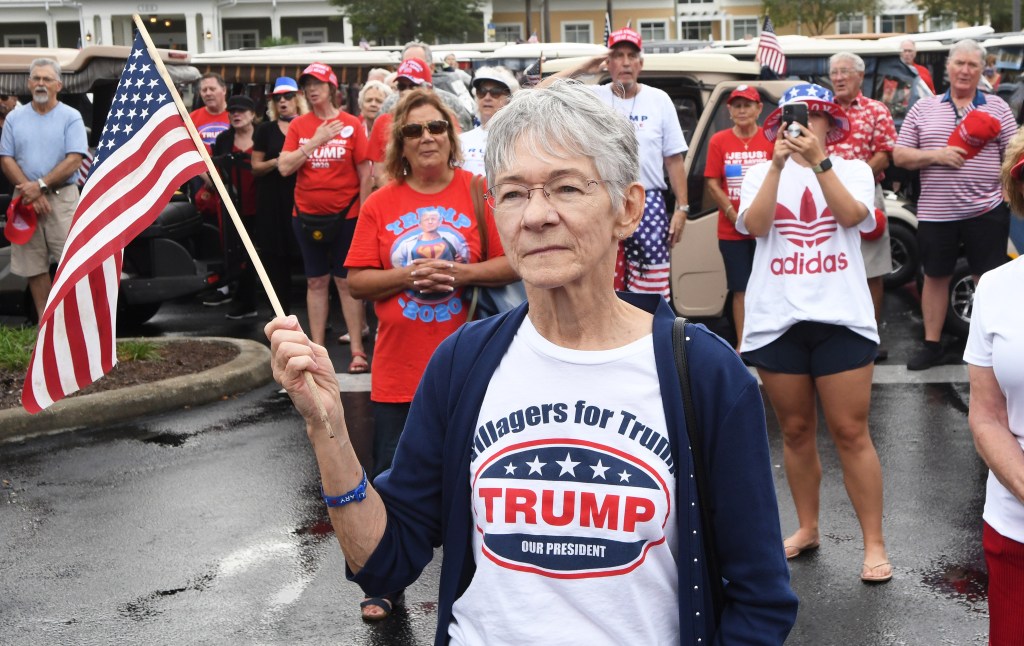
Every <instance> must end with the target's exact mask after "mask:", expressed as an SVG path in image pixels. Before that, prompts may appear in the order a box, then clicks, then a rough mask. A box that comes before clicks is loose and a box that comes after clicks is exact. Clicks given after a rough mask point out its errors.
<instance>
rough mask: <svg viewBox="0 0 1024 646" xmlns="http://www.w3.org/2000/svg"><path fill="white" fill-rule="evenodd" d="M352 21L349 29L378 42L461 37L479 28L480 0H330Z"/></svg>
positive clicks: (479, 30) (476, 31) (476, 32)
mask: <svg viewBox="0 0 1024 646" xmlns="http://www.w3.org/2000/svg"><path fill="white" fill-rule="evenodd" d="M330 2H331V4H332V5H335V6H338V7H341V9H342V12H343V13H344V14H345V16H346V17H347V18H348V20H349V21H350V22H351V23H352V33H353V35H354V36H355V37H356V38H357V39H359V38H366V39H367V40H375V41H377V42H378V43H388V42H398V43H405V42H408V41H410V40H422V41H425V42H428V43H430V42H434V41H435V40H438V39H443V40H451V39H455V40H462V39H463V38H465V37H466V35H467V34H478V33H480V32H481V31H482V29H483V25H482V24H481V17H480V13H479V4H480V3H479V0H415V1H414V2H409V1H408V0H373V1H372V2H371V1H369V0H330Z"/></svg>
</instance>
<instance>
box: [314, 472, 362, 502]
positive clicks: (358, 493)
mask: <svg viewBox="0 0 1024 646" xmlns="http://www.w3.org/2000/svg"><path fill="white" fill-rule="evenodd" d="M368 484H369V482H367V480H366V469H363V481H362V482H360V483H359V486H358V487H356V488H355V489H353V490H352V491H350V492H348V493H344V494H341V495H340V496H328V495H327V494H325V493H324V486H323V485H320V496H321V497H322V498H323V499H324V504H325V505H327V506H328V507H344V506H345V505H347V504H348V503H350V502H359V501H360V500H363V499H364V498H366V487H367V485H368Z"/></svg>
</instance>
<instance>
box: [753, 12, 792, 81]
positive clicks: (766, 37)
mask: <svg viewBox="0 0 1024 646" xmlns="http://www.w3.org/2000/svg"><path fill="white" fill-rule="evenodd" d="M755 58H756V60H757V62H758V63H760V64H761V65H763V66H765V67H767V68H768V69H770V70H771V71H773V72H775V73H776V74H778V75H779V76H785V74H786V55H785V54H783V53H782V46H781V45H779V39H778V38H777V37H776V36H775V27H774V26H773V25H772V19H771V18H770V17H768V16H765V17H764V26H763V27H762V28H761V36H760V37H759V38H758V39H757V56H756V57H755Z"/></svg>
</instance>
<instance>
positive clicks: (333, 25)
mask: <svg viewBox="0 0 1024 646" xmlns="http://www.w3.org/2000/svg"><path fill="white" fill-rule="evenodd" d="M134 13H138V14H139V15H140V16H141V17H142V18H143V20H145V21H146V27H147V31H149V33H150V36H152V38H153V41H154V43H155V44H156V45H157V47H166V48H169V49H184V50H188V51H189V52H192V53H202V52H211V51H219V50H222V49H235V48H239V47H257V46H259V45H260V44H261V43H262V42H264V41H265V40H266V39H267V38H275V39H281V38H289V39H291V40H292V41H293V42H296V43H306V44H314V43H318V42H348V43H351V42H352V29H351V26H350V25H349V23H348V22H347V21H345V20H344V17H343V16H342V14H341V12H340V11H339V10H338V8H337V7H334V6H331V5H330V4H328V3H327V2H324V1H323V0H320V1H310V0H174V1H173V2H171V1H169V0H163V1H160V2H126V1H119V0H38V1H31V0H0V15H2V16H3V18H4V20H3V22H2V23H0V45H2V46H4V47H80V46H83V45H89V44H97V45H130V44H131V42H132V29H133V27H134V26H133V23H132V14H134Z"/></svg>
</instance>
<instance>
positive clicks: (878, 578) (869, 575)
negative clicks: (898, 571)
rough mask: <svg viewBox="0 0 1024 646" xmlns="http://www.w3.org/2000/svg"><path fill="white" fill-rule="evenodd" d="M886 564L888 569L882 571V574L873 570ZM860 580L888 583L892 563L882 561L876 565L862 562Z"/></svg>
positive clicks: (890, 578) (890, 576)
mask: <svg viewBox="0 0 1024 646" xmlns="http://www.w3.org/2000/svg"><path fill="white" fill-rule="evenodd" d="M886 566H888V568H889V569H888V571H884V573H883V574H876V573H875V570H877V569H878V568H884V567H886ZM860 580H861V581H863V582H864V583H888V582H889V581H891V580H892V563H890V562H889V561H884V562H882V563H879V564H878V565H868V564H867V563H864V564H863V565H862V566H861V569H860Z"/></svg>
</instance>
